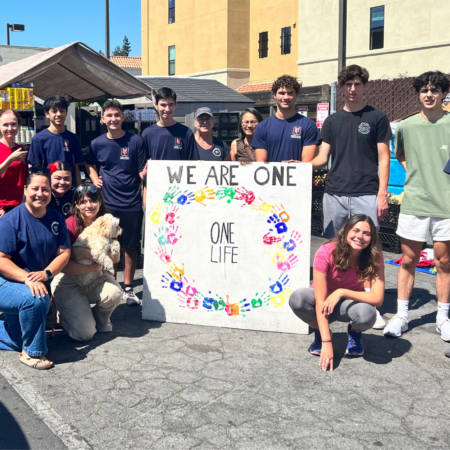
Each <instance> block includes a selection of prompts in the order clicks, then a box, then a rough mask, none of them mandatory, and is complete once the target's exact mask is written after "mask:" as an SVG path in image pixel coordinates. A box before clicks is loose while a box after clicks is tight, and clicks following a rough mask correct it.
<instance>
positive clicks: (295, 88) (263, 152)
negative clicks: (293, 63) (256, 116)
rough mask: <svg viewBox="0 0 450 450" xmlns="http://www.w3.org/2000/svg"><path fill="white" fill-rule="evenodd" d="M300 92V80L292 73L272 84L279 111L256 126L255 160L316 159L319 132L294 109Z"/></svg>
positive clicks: (314, 125)
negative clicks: (292, 75)
mask: <svg viewBox="0 0 450 450" xmlns="http://www.w3.org/2000/svg"><path fill="white" fill-rule="evenodd" d="M299 92H300V84H299V82H298V81H297V80H296V79H295V78H294V77H291V76H290V75H283V76H281V77H279V78H278V79H277V80H275V82H274V83H273V85H272V95H273V98H274V99H275V101H276V103H277V112H276V114H275V115H273V116H270V117H269V118H268V119H266V120H263V121H262V122H261V123H260V124H259V125H258V126H257V127H256V130H255V135H254V137H253V141H252V147H254V148H255V153H256V161H261V162H300V161H303V162H309V161H311V160H312V159H313V158H314V154H315V152H316V149H317V146H318V145H319V142H320V141H319V132H318V131H317V127H316V124H315V123H314V122H313V121H312V120H311V119H308V118H307V117H304V116H302V115H301V114H298V113H297V111H296V110H295V100H296V99H297V96H298V94H299Z"/></svg>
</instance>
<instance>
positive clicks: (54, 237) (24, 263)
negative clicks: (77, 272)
mask: <svg viewBox="0 0 450 450" xmlns="http://www.w3.org/2000/svg"><path fill="white" fill-rule="evenodd" d="M0 236H1V237H2V238H1V239H0V252H3V253H5V254H6V255H9V256H11V257H12V258H11V260H12V262H13V263H14V264H16V265H17V266H18V267H20V268H21V269H24V270H26V271H27V272H38V271H41V270H44V269H45V268H46V267H47V266H48V265H49V264H50V263H51V262H52V261H53V260H54V259H55V258H56V251H57V250H58V248H70V241H69V235H68V232H67V227H66V222H65V219H64V217H63V216H62V214H61V213H59V212H58V211H56V210H54V209H53V208H47V213H46V214H45V216H44V217H42V218H40V219H38V218H36V217H34V216H33V215H32V214H31V213H30V211H28V209H27V207H26V206H25V203H22V204H20V205H19V206H18V207H17V208H14V209H13V210H12V211H10V212H9V213H8V214H5V215H4V216H3V217H2V218H1V219H0ZM49 283H50V280H49V281H48V282H47V283H46V284H49Z"/></svg>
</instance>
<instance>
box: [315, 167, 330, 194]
mask: <svg viewBox="0 0 450 450" xmlns="http://www.w3.org/2000/svg"><path fill="white" fill-rule="evenodd" d="M327 175H328V170H327V169H320V170H315V171H314V172H313V186H312V189H313V191H323V190H324V189H325V179H326V177H327Z"/></svg>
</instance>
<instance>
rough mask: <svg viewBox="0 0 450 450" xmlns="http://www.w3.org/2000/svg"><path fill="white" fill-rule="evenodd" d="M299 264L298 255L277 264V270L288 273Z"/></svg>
mask: <svg viewBox="0 0 450 450" xmlns="http://www.w3.org/2000/svg"><path fill="white" fill-rule="evenodd" d="M297 263H298V258H297V256H296V255H292V254H291V255H289V257H288V258H287V259H285V260H283V261H280V262H279V263H277V269H278V270H282V271H283V272H287V271H288V270H291V269H292V268H293V267H295V266H296V265H297Z"/></svg>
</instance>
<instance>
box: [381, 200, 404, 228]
mask: <svg viewBox="0 0 450 450" xmlns="http://www.w3.org/2000/svg"><path fill="white" fill-rule="evenodd" d="M399 214H400V205H389V212H388V214H387V216H386V217H384V218H383V220H382V221H381V222H380V227H385V228H395V229H396V228H397V225H398V216H399Z"/></svg>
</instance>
